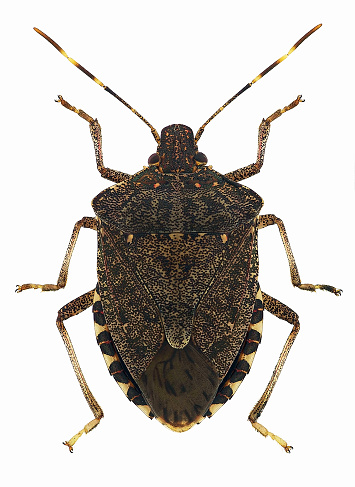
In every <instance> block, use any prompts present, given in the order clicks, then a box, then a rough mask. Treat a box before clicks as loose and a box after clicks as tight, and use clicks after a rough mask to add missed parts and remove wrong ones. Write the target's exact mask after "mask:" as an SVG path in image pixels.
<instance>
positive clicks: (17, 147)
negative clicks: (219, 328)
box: [0, 0, 354, 487]
mask: <svg viewBox="0 0 355 487" xmlns="http://www.w3.org/2000/svg"><path fill="white" fill-rule="evenodd" d="M350 6H351V2H350V1H338V2H336V3H335V2H334V1H313V2H310V1H309V0H307V1H303V0H299V1H298V2H285V1H283V2H277V1H274V2H273V1H268V2H265V1H260V0H258V1H250V2H238V1H221V2H219V3H217V2H214V1H213V2H212V1H195V2H194V1H191V0H190V1H185V0H180V1H179V2H169V1H155V0H152V1H149V2H144V1H134V2H133V1H132V2H127V1H115V2H114V1H104V0H101V1H100V2H97V1H95V2H93V1H85V2H78V1H77V2H76V1H73V0H72V1H70V2H69V1H66V0H63V1H62V2H60V3H59V4H58V5H56V4H55V3H54V2H44V1H38V0H32V1H31V2H24V1H23V2H21V1H20V2H7V5H6V6H5V7H4V6H3V9H2V19H1V37H2V39H1V46H2V47H1V50H2V62H1V65H2V75H1V84H2V87H1V96H2V101H1V111H2V115H1V124H2V128H1V134H2V137H1V139H2V140H1V144H2V151H1V152H2V155H3V159H2V192H1V196H2V198H3V201H2V208H3V212H2V230H1V231H2V239H1V245H2V268H3V270H4V272H3V276H2V279H1V286H2V289H1V296H2V323H1V324H2V340H1V377H2V386H1V388H2V391H1V397H2V401H1V408H2V412H1V418H2V428H1V430H2V431H1V433H2V440H1V444H0V448H1V450H2V452H1V460H2V463H3V466H2V468H1V474H0V475H1V476H4V481H3V482H2V485H11V486H19V485H37V486H48V485H50V486H59V485H68V486H70V485H86V486H93V485H105V484H106V483H107V485H120V486H121V485H122V486H128V485H129V486H136V485H137V486H138V485H142V484H145V485H148V486H151V485H154V486H157V487H160V486H165V485H170V486H177V485H179V486H180V485H187V486H190V485H191V486H195V485H199V486H214V485H222V484H226V485H243V484H244V485H246V483H248V484H249V485H255V486H257V485H261V484H263V485H287V486H288V487H293V486H296V485H297V486H298V485H300V484H301V485H306V486H307V485H350V484H351V476H352V464H353V458H354V456H353V455H354V446H353V443H354V438H353V435H354V428H353V422H352V409H353V397H352V396H353V383H354V378H353V377H354V362H353V354H354V351H353V347H354V312H353V295H352V294H353V290H354V286H353V275H354V272H353V271H354V266H353V260H354V259H353V233H354V230H353V210H354V177H353V157H354V148H353V143H352V141H353V138H354V124H353V113H354V94H353V93H354V85H353V78H354V63H353V55H354V54H353V53H354V33H353V24H352V23H351V18H352V14H351V12H350ZM320 22H322V23H323V27H322V28H321V29H320V30H318V31H317V32H316V33H315V34H314V35H312V36H311V37H310V38H309V39H308V40H307V41H306V42H305V43H303V44H302V45H301V46H300V47H299V49H297V50H296V51H295V52H294V53H293V54H292V56H291V57H290V58H289V59H287V60H286V61H285V62H284V63H282V64H281V65H280V66H278V67H277V68H275V69H274V70H273V71H272V72H271V73H269V74H268V75H267V77H265V78H264V79H262V80H260V82H258V83H257V84H255V85H254V86H253V87H252V88H251V89H250V90H248V91H247V92H246V93H245V94H243V96H242V97H240V98H239V99H238V100H237V101H235V102H234V103H233V104H232V105H231V106H229V107H228V108H227V109H226V110H225V111H224V112H223V113H222V114H220V115H219V116H218V117H217V118H216V119H215V120H214V121H213V122H212V123H211V124H210V125H209V126H208V127H207V128H206V130H205V133H204V134H203V136H202V138H201V140H200V142H199V149H200V150H201V151H203V152H204V153H206V154H207V156H208V158H209V162H210V163H211V164H212V165H213V167H214V168H215V169H216V170H218V171H220V172H222V173H225V172H228V171H231V170H233V169H236V168H238V167H241V166H243V165H246V164H249V163H251V162H254V160H255V157H256V142H257V131H258V126H259V123H260V121H261V119H262V117H267V116H269V115H270V114H271V113H273V111H274V110H276V109H277V108H282V107H283V106H285V105H286V104H288V103H290V102H291V101H292V100H293V99H294V98H295V97H296V96H297V95H298V94H302V95H303V96H304V98H305V99H306V103H303V104H302V105H301V106H299V107H297V108H296V109H295V110H293V111H291V112H289V113H287V114H286V115H284V116H282V117H281V118H280V119H278V120H277V121H275V122H274V123H273V125H272V129H271V134H270V138H269V142H268V145H267V150H266V159H265V164H264V167H263V169H262V171H261V173H260V174H259V175H257V176H255V177H254V178H252V179H250V180H248V181H246V183H245V184H247V185H249V186H250V187H251V188H253V189H254V190H255V191H257V192H258V193H259V194H260V195H261V196H262V197H263V199H264V201H265V206H264V209H263V213H275V214H277V215H278V216H279V217H281V218H282V219H283V220H284V223H285V225H286V229H287V232H288V235H289V238H290V241H291V244H292V248H293V251H294V254H295V257H296V260H297V264H298V268H299V271H300V274H301V278H302V280H303V282H311V283H327V284H332V285H335V286H338V287H341V288H343V290H344V294H343V296H342V297H340V298H337V297H335V296H333V295H330V294H329V293H326V292H320V291H318V292H317V293H307V292H302V291H300V290H298V289H294V288H293V287H292V285H291V283H290V278H289V272H288V265H287V259H286V255H285V253H284V250H283V246H282V243H281V240H280V237H279V234H278V231H277V228H276V227H275V228H273V227H271V228H267V229H265V230H262V231H261V232H260V267H261V269H260V282H261V286H262V288H263V289H264V291H266V292H267V293H269V294H271V295H272V296H274V297H276V298H278V299H280V300H281V301H282V302H284V303H287V304H288V305H289V306H290V307H291V308H293V309H294V310H296V311H297V312H298V314H299V316H300V322H301V331H300V333H299V336H298V338H297V340H296V343H295V345H294V347H293V349H292V351H291V353H290V356H289V360H288V361H287V363H286V366H285V368H284V371H283V372H282V374H281V378H280V380H279V382H278V384H277V386H276V388H275V391H274V393H273V396H272V398H271V400H270V401H269V404H268V405H267V407H266V409H265V412H264V413H263V415H262V416H261V423H262V424H264V425H265V426H266V427H267V428H269V429H270V430H271V431H273V432H274V433H276V434H278V435H280V436H282V437H284V438H285V439H286V440H287V441H288V442H289V443H290V444H292V445H293V446H294V450H293V451H292V453H291V455H286V454H285V453H284V451H283V450H282V449H281V448H280V447H279V446H278V445H277V444H276V443H275V442H273V441H272V440H271V439H269V438H267V439H264V438H263V437H262V436H260V435H258V434H257V433H255V432H254V431H253V429H252V427H251V426H250V424H249V423H248V421H247V416H248V413H249V411H250V409H251V408H252V407H253V405H254V404H255V402H256V401H257V400H258V399H259V397H260V395H261V393H262V392H263V390H264V387H265V386H266V383H267V381H268V379H269V377H270V375H271V372H272V370H273V367H274V365H275V363H276V361H277V358H278V355H279V353H280V351H281V348H282V345H283V343H284V341H285V339H286V337H287V335H288V333H289V331H290V326H289V325H288V324H286V323H284V322H281V321H280V320H277V319H276V318H274V317H272V316H271V315H269V314H267V313H266V316H265V328H264V336H263V343H262V346H261V347H260V349H259V351H258V353H257V356H256V359H255V362H254V366H253V369H252V373H251V374H250V376H248V377H247V379H246V380H245V382H244V383H243V385H242V387H241V388H240V390H239V391H238V393H237V394H236V396H235V397H234V398H233V400H232V401H230V402H229V403H228V404H227V405H225V406H224V407H223V408H222V409H221V410H220V411H219V412H218V413H217V414H216V415H215V416H214V417H213V418H212V420H210V421H209V420H205V421H204V422H203V423H202V424H201V425H199V426H197V427H195V428H193V429H192V430H190V431H189V432H187V433H184V434H175V433H172V432H170V431H168V430H167V429H165V428H163V427H162V426H161V425H160V424H158V423H157V422H156V421H152V422H150V421H148V419H146V418H145V416H144V415H143V414H142V413H141V412H140V411H139V410H138V409H137V408H136V407H134V406H133V405H132V404H130V403H129V402H128V401H127V399H126V398H125V397H124V395H123V394H122V393H121V391H120V390H119V388H118V387H117V385H116V384H115V383H114V380H113V379H112V378H111V377H110V376H109V374H108V372H107V370H106V366H105V363H104V361H103V359H102V357H101V352H100V350H99V349H98V347H97V345H96V343H95V337H94V332H93V324H92V316H91V313H90V311H87V312H85V313H83V314H82V315H81V316H78V317H75V318H73V319H71V320H70V321H69V322H67V328H68V331H69V333H70V335H71V337H72V340H73V342H74V345H75V349H76V351H77V354H78V357H79V360H80V362H81V365H82V368H83V370H84V373H85V375H86V378H87V381H88V383H89V385H90V387H91V388H92V391H93V393H94V395H95V397H96V398H97V400H98V402H99V403H100V405H101V406H102V408H103V410H104V412H105V418H104V420H103V421H102V422H101V424H100V426H99V427H98V428H96V429H95V430H94V431H93V432H92V433H90V434H89V435H88V436H85V437H83V438H81V439H80V440H79V442H78V443H77V445H76V446H75V449H74V454H73V455H70V454H69V453H68V451H67V449H66V447H64V446H63V445H62V444H61V441H63V440H67V439H69V438H70V437H71V436H72V435H73V434H74V433H76V432H77V431H78V430H79V429H81V428H82V427H83V425H84V424H85V423H86V422H87V421H89V420H90V419H91V418H92V416H91V412H90V411H89V409H88V407H87V405H86V403H85V400H84V399H83V397H82V395H81V391H80V388H79V386H78V384H77V381H76V378H75V375H74V373H73V371H72V368H71V365H70V362H69V359H68V357H67V355H66V352H65V348H64V346H63V343H62V341H61V339H60V336H59V333H58V331H57V329H56V326H55V319H56V312H57V310H58V309H59V308H60V307H61V306H63V305H64V304H65V303H67V302H68V301H70V300H71V299H73V298H75V297H76V296H78V295H80V294H82V293H84V292H86V291H88V290H90V289H92V288H93V287H94V286H95V263H96V262H95V246H96V240H95V233H94V232H92V231H91V230H83V231H82V232H81V233H80V237H79V240H78V243H77V248H76V250H75V252H74V256H73V259H72V264H71V268H70V273H69V282H68V285H67V287H66V288H65V289H64V290H61V291H59V292H58V293H49V294H46V293H40V292H39V291H33V290H32V291H26V292H24V293H22V294H20V295H16V294H15V293H14V292H13V291H14V289H15V285H16V284H21V283H26V282H36V283H37V282H38V283H45V282H50V283H52V282H56V279H57V276H58V272H59V268H60V265H61V262H62V258H63V256H64V253H65V249H66V246H67V243H68V240H69V237H70V234H71V231H72V228H73V225H74V223H75V222H76V221H77V220H79V219H80V218H81V217H82V216H90V215H93V212H92V209H91V206H90V201H91V199H92V198H93V196H95V195H96V194H97V193H98V192H99V191H101V190H102V189H103V188H104V187H107V186H108V185H109V184H110V183H109V182H106V181H105V180H103V179H101V178H100V175H99V173H98V172H97V171H96V168H95V160H94V152H93V147H92V142H91V138H90V134H89V128H88V126H87V123H86V122H85V121H84V120H82V119H80V118H79V117H77V116H75V115H74V114H72V113H70V112H68V111H67V110H64V109H63V108H62V107H60V106H59V104H56V103H54V102H53V100H54V99H55V98H56V96H57V95H58V94H61V95H63V96H64V97H65V98H66V99H67V100H68V101H69V102H70V103H72V104H73V105H75V106H76V107H78V108H82V109H84V110H85V111H86V112H87V113H89V114H90V115H92V116H93V117H97V118H98V119H99V121H100V123H101V126H102V130H103V143H104V160H105V164H106V165H107V166H108V167H112V168H114V169H118V170H122V171H126V172H130V173H133V172H136V171H137V170H139V169H140V168H141V167H142V166H143V165H144V164H146V161H147V158H148V157H149V155H150V154H151V153H153V152H155V150H156V147H155V141H154V139H153V137H152V136H151V134H150V131H149V129H148V128H147V127H146V126H145V125H144V124H143V123H142V122H141V121H140V120H139V119H138V118H137V117H135V116H133V115H132V114H131V113H130V112H129V111H128V110H127V109H126V108H125V107H124V106H123V105H121V104H119V103H118V102H117V101H116V100H114V99H113V98H112V97H111V96H110V95H109V94H107V93H105V92H104V91H103V90H102V88H100V87H99V86H98V85H96V84H94V83H93V82H92V81H91V80H89V79H88V78H86V77H85V76H84V75H83V74H82V73H80V72H79V71H78V70H77V69H75V68H74V67H73V66H72V65H71V64H70V63H69V62H68V61H66V60H65V59H64V58H63V57H62V56H60V55H59V53H58V52H57V51H55V50H54V48H53V47H52V46H50V45H49V44H48V43H47V42H46V41H45V40H44V39H43V38H41V37H40V36H38V35H37V34H36V33H35V32H34V31H33V30H32V27H33V26H36V27H38V28H40V29H42V30H43V31H45V32H46V33H47V34H48V35H50V36H51V37H52V38H53V39H55V40H56V41H57V42H58V43H59V44H60V45H61V46H62V47H63V48H64V49H65V50H66V51H67V53H68V54H69V55H70V56H71V57H73V58H74V59H76V60H77V61H78V62H80V63H81V64H82V65H83V66H85V67H86V68H87V69H89V70H90V71H92V72H93V73H94V74H95V75H96V76H97V77H98V78H99V79H101V80H102V81H103V82H104V83H106V84H107V85H108V86H110V87H111V88H112V89H113V90H114V91H116V92H117V93H118V94H119V95H120V96H122V97H123V98H124V99H125V100H126V101H127V102H129V103H130V104H132V105H133V106H134V107H135V108H136V109H137V110H138V111H139V112H140V113H142V114H143V115H144V116H145V117H146V118H147V119H148V120H149V121H150V122H151V123H152V125H154V126H155V127H156V128H157V130H158V131H159V132H160V130H161V129H162V128H163V127H164V126H166V125H168V124H171V123H184V124H186V125H189V126H191V127H192V128H193V130H194V131H196V130H197V129H198V128H199V127H200V125H201V124H202V123H203V122H204V121H205V120H206V119H207V118H208V117H209V116H210V115H211V114H212V113H213V112H214V111H215V110H216V109H217V108H218V107H219V106H220V105H222V104H223V103H224V102H225V101H226V100H227V99H228V98H229V97H230V96H232V95H233V94H234V93H236V92H237V91H239V89H240V88H242V87H243V86H244V85H245V84H246V83H248V82H249V81H251V80H252V79H253V78H254V77H255V76H256V75H257V74H258V73H259V72H260V71H262V70H263V69H264V68H266V67H267V66H268V65H269V64H271V63H272V62H273V61H275V60H276V59H277V58H278V57H280V56H281V55H283V54H285V53H286V52H287V51H288V49H289V48H290V47H291V46H292V45H293V44H294V42H296V41H297V40H298V39H299V38H300V37H301V36H302V35H303V34H305V33H306V32H307V31H308V30H309V29H311V28H312V27H313V26H315V25H316V24H318V23H320Z"/></svg>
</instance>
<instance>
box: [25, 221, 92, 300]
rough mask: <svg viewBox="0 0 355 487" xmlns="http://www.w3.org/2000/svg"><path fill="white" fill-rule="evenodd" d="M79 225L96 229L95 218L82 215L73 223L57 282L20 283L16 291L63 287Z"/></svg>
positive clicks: (49, 289)
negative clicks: (82, 216)
mask: <svg viewBox="0 0 355 487" xmlns="http://www.w3.org/2000/svg"><path fill="white" fill-rule="evenodd" d="M81 227H84V228H91V229H92V230H97V220H96V218H92V217H89V216H84V218H82V219H81V220H79V221H78V222H76V224H75V225H74V229H73V233H72V236H71V237H70V241H69V245H68V248H67V251H66V254H65V257H64V260H63V264H62V267H61V269H60V272H59V277H58V281H57V284H22V285H18V286H17V287H16V292H17V293H20V292H21V291H25V290H26V289H41V291H58V289H61V288H63V287H65V285H66V283H67V278H68V270H69V264H70V259H71V257H72V255H73V251H74V247H75V244H76V241H77V239H78V235H79V231H80V229H81Z"/></svg>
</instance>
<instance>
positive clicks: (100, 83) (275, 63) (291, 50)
mask: <svg viewBox="0 0 355 487" xmlns="http://www.w3.org/2000/svg"><path fill="white" fill-rule="evenodd" d="M321 26H322V24H318V25H316V26H315V27H313V29H311V30H310V31H309V32H307V34H305V35H304V36H303V37H301V39H299V40H298V41H297V42H296V44H294V45H293V46H292V47H291V49H290V50H289V51H288V53H287V54H285V55H284V56H282V57H280V58H279V59H278V60H277V61H275V62H274V63H272V64H270V66H269V67H268V68H266V69H264V71H262V72H261V73H260V74H258V76H256V78H254V79H253V80H252V81H251V82H250V83H248V84H246V85H245V86H244V88H242V89H241V90H240V91H238V93H236V94H235V95H234V96H232V98H230V99H229V100H228V101H227V102H226V103H225V104H224V105H222V106H221V107H220V108H218V110H217V111H215V112H214V114H213V115H211V117H210V118H209V119H208V120H206V122H205V123H204V124H203V125H202V126H201V127H200V128H199V129H198V131H197V133H196V136H195V143H196V144H197V142H198V140H199V139H200V137H201V135H202V134H203V131H204V130H205V127H206V125H207V124H208V123H210V122H211V120H213V119H214V118H215V117H216V116H217V115H218V114H219V113H220V112H221V111H222V110H224V109H225V108H226V107H227V106H228V105H229V104H230V103H232V101H234V100H235V99H236V98H237V97H238V96H239V95H241V94H242V93H244V92H245V91H246V90H248V89H249V88H250V87H251V86H252V85H253V84H254V83H256V82H257V81H259V79H261V78H262V77H263V76H265V75H266V74H267V73H268V72H269V71H271V70H272V69H274V67H275V66H277V65H278V64H280V63H282V61H284V60H285V59H286V58H287V57H288V56H289V55H290V54H291V53H292V52H293V51H294V50H295V49H297V47H298V46H299V45H300V44H302V42H303V41H305V40H306V39H307V38H308V37H309V36H310V35H312V34H313V32H315V31H316V30H318V29H319V28H320V27H321ZM34 30H35V31H36V32H37V33H38V34H40V35H41V36H42V37H44V38H45V39H46V40H47V41H48V42H49V43H50V44H52V46H54V47H55V48H56V49H57V50H58V51H59V52H60V53H61V54H62V55H63V56H64V57H66V58H67V59H68V61H70V62H71V63H72V64H74V66H76V67H77V68H78V69H80V71H82V72H83V73H84V74H86V76H88V77H89V78H91V79H92V80H93V81H95V83H97V84H98V85H100V86H102V88H103V89H104V90H105V91H107V92H108V93H110V94H111V95H112V96H114V97H115V98H117V100H118V101H120V102H121V103H123V105H125V106H126V107H127V108H129V109H130V110H131V111H132V112H133V113H134V114H135V115H137V117H138V118H140V119H141V120H142V121H143V122H144V123H145V124H146V125H148V127H149V128H150V130H151V132H152V134H153V137H154V139H155V140H156V142H157V143H158V144H160V137H159V134H158V132H157V131H156V130H155V128H154V127H153V126H152V125H151V124H150V123H149V122H148V120H146V119H145V118H144V117H143V116H142V115H141V114H140V113H138V112H137V110H135V109H134V108H133V107H131V105H129V104H128V103H127V102H126V101H125V100H123V98H121V97H120V96H118V95H117V94H116V93H115V92H114V91H112V90H111V88H109V87H108V86H106V85H104V84H103V83H102V81H100V80H99V79H98V78H96V76H94V75H93V74H91V73H90V71H88V70H87V69H85V68H84V67H83V66H81V64H79V63H78V62H77V61H75V60H74V59H72V58H71V57H69V56H68V54H67V53H66V52H65V51H64V50H63V49H62V48H61V47H60V46H59V44H57V43H56V42H55V41H53V39H51V38H50V37H49V36H47V34H45V33H44V32H42V31H41V30H39V29H37V28H36V27H34Z"/></svg>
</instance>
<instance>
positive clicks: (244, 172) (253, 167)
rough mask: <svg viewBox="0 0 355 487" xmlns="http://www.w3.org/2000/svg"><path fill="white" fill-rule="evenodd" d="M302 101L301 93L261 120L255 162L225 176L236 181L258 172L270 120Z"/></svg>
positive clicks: (262, 161)
mask: <svg viewBox="0 0 355 487" xmlns="http://www.w3.org/2000/svg"><path fill="white" fill-rule="evenodd" d="M302 101H303V100H302V99H301V95H299V96H298V97H297V98H296V99H295V100H294V101H293V102H292V103H290V104H289V105H287V106H286V107H284V108H283V109H282V110H281V109H279V110H276V112H274V113H273V114H272V115H270V117H268V118H267V119H266V120H265V119H263V120H262V122H261V124H260V125H259V134H258V153H257V156H256V162H255V163H254V164H249V166H245V167H242V168H240V169H237V170H236V171H232V172H229V173H227V174H225V176H226V178H228V179H231V180H232V181H236V182H238V181H242V180H243V179H247V178H250V177H251V176H254V175H255V174H257V173H258V172H260V169H261V167H262V165H263V163H264V155H265V148H266V142H267V139H268V137H269V133H270V124H271V122H273V121H274V120H276V119H277V118H279V117H281V115H282V114H283V113H285V112H287V111H289V110H292V108H295V107H296V106H297V105H298V104H299V103H300V102H302Z"/></svg>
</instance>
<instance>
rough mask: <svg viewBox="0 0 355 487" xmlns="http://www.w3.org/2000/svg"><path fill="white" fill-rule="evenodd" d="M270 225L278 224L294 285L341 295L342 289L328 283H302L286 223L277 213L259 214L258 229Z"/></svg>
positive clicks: (306, 289)
mask: <svg viewBox="0 0 355 487" xmlns="http://www.w3.org/2000/svg"><path fill="white" fill-rule="evenodd" d="M270 225H277V226H278V229H279V232H280V236H281V240H282V243H283V244H284V247H285V251H286V255H287V259H288V264H289V266H290V274H291V282H292V285H293V286H295V287H298V288H299V289H303V290H305V291H315V290H316V289H322V290H323V291H329V292H330V293H333V294H335V295H336V296H340V294H341V292H342V291H341V289H337V288H336V287H334V286H329V285H328V284H302V283H301V278H300V275H299V272H298V269H297V265H296V261H295V258H294V256H293V252H292V249H291V245H290V242H289V240H288V237H287V233H286V229H285V225H284V224H283V221H282V220H281V219H280V218H278V217H277V216H275V215H261V216H259V224H258V229H261V228H265V227H268V226H270Z"/></svg>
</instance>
